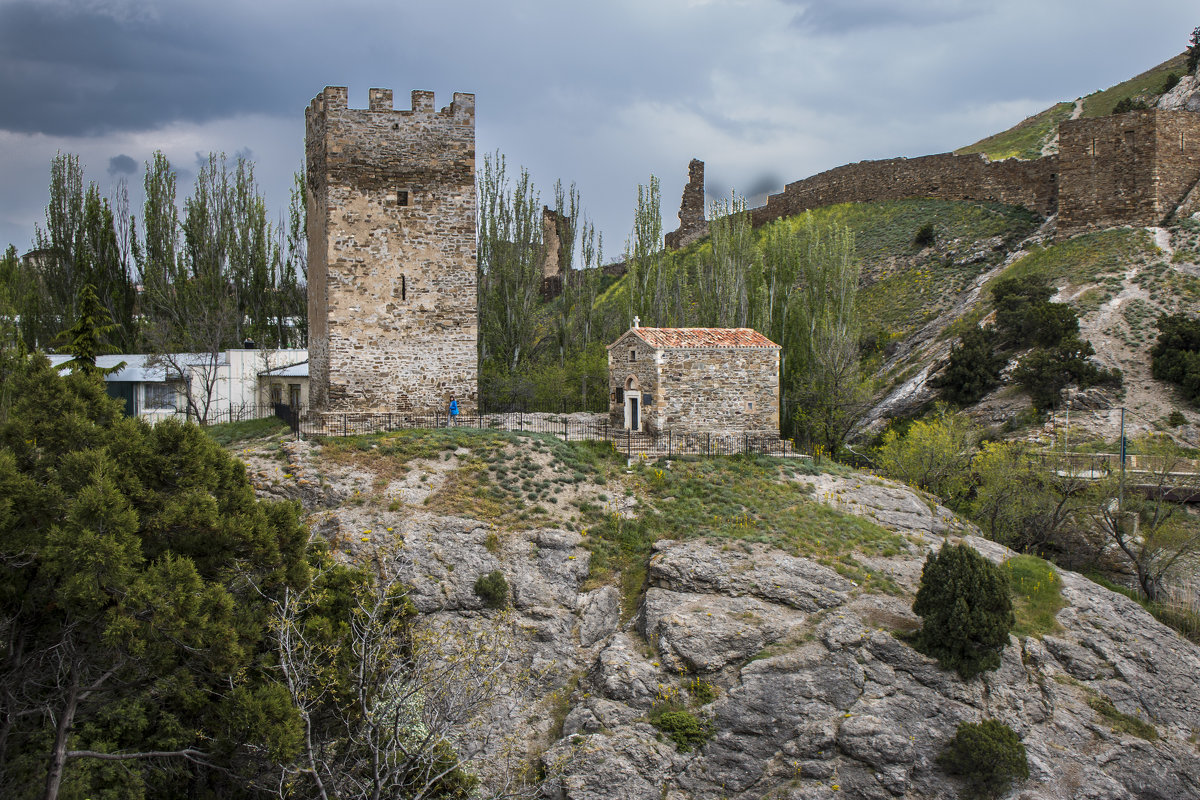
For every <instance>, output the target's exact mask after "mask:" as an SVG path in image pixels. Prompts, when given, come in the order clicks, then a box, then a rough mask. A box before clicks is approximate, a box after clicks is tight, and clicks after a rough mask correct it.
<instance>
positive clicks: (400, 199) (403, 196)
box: [396, 189, 408, 206]
mask: <svg viewBox="0 0 1200 800" xmlns="http://www.w3.org/2000/svg"><path fill="white" fill-rule="evenodd" d="M396 205H398V206H406V205H408V189H398V190H396Z"/></svg>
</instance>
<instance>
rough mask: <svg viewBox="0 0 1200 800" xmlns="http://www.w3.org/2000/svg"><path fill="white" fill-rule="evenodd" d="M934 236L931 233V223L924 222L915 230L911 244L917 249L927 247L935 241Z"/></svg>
mask: <svg viewBox="0 0 1200 800" xmlns="http://www.w3.org/2000/svg"><path fill="white" fill-rule="evenodd" d="M936 238H937V237H936V235H935V234H934V232H933V223H932V222H926V223H925V224H924V225H922V226H921V227H920V228H918V229H917V235H916V236H914V237H913V244H915V245H916V246H917V247H929V246H930V245H931V244H933V243H934V241H935V240H936Z"/></svg>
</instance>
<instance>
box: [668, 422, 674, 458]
mask: <svg viewBox="0 0 1200 800" xmlns="http://www.w3.org/2000/svg"><path fill="white" fill-rule="evenodd" d="M674 445H675V431H673V430H671V429H670V428H668V429H667V458H673V457H674V456H675V446H674Z"/></svg>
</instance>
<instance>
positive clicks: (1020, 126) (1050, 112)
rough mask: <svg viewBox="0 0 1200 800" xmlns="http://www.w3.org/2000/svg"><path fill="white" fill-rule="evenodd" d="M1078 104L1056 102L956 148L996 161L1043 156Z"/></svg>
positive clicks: (960, 151)
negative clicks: (1013, 123) (1050, 141)
mask: <svg viewBox="0 0 1200 800" xmlns="http://www.w3.org/2000/svg"><path fill="white" fill-rule="evenodd" d="M1074 108H1075V104H1074V103H1071V102H1063V103H1056V104H1054V105H1052V106H1050V108H1047V109H1046V110H1045V111H1041V112H1039V113H1037V114H1034V115H1033V116H1032V117H1029V118H1027V119H1025V120H1022V121H1021V122H1019V123H1017V124H1016V125H1015V126H1013V127H1012V128H1009V129H1008V130H1006V131H1002V132H1000V133H997V134H995V135H993V136H989V137H987V138H986V139H981V140H980V141H978V142H976V143H975V144H972V145H968V146H966V147H962V148H959V149H958V150H955V151H954V152H955V153H958V154H959V155H963V154H966V153H983V154H985V155H986V156H987V157H988V158H990V159H992V160H993V161H998V160H1000V159H1004V158H1022V159H1026V160H1030V159H1034V158H1041V156H1042V147H1043V145H1045V144H1046V142H1048V141H1049V140H1050V139H1052V138H1053V137H1054V133H1055V132H1056V131H1057V130H1058V125H1059V123H1060V122H1062V121H1063V120H1066V119H1070V117H1071V111H1072V110H1073V109H1074Z"/></svg>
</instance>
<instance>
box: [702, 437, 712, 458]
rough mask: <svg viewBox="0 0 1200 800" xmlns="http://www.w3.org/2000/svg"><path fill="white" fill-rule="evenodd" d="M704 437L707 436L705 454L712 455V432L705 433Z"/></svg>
mask: <svg viewBox="0 0 1200 800" xmlns="http://www.w3.org/2000/svg"><path fill="white" fill-rule="evenodd" d="M704 437H705V438H704V455H706V456H711V455H712V433H706V434H705V435H704Z"/></svg>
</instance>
